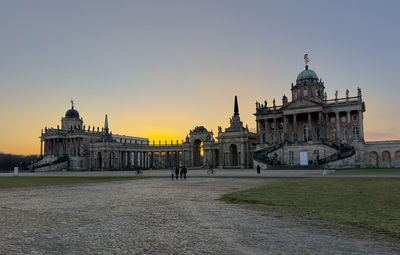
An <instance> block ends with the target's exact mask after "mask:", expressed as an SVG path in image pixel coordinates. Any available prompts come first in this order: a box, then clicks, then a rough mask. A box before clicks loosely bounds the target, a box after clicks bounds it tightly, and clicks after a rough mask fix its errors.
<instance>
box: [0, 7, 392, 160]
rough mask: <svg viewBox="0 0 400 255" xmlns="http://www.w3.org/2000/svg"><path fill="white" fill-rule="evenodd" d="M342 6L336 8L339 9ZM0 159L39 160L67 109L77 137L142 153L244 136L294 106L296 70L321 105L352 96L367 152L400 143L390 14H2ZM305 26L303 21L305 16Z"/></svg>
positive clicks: (382, 10) (176, 10)
mask: <svg viewBox="0 0 400 255" xmlns="http://www.w3.org/2000/svg"><path fill="white" fill-rule="evenodd" d="M344 4H345V6H346V8H343V5H344ZM0 7H1V8H0V32H1V33H2V34H3V35H5V36H4V38H3V41H2V45H0V55H1V56H2V57H1V58H0V59H1V60H0V86H1V89H2V91H3V93H1V94H0V120H1V122H2V125H0V152H2V153H5V154H17V155H38V154H40V139H39V138H38V137H39V136H40V131H41V129H42V128H43V129H44V128H45V127H54V128H56V127H57V125H60V124H61V123H60V120H61V117H62V116H64V115H65V112H66V111H67V110H68V109H70V103H69V102H70V100H71V99H73V100H74V102H75V109H76V110H78V112H79V114H80V116H81V117H83V120H84V125H86V126H88V125H90V126H91V127H92V126H96V127H102V126H103V125H104V115H105V114H107V115H108V121H109V127H110V130H111V131H112V132H113V134H120V135H127V136H135V137H144V138H148V139H149V141H153V140H155V141H158V140H161V142H162V143H163V141H165V140H167V141H171V140H173V141H176V140H179V141H181V140H182V139H185V137H186V135H187V134H188V133H189V130H190V129H193V128H194V127H195V126H204V127H205V128H207V129H208V130H212V131H213V132H214V135H216V133H217V127H218V126H221V127H222V128H223V129H225V128H227V127H228V126H229V118H230V117H232V114H233V102H234V96H235V95H237V96H238V103H239V113H240V118H241V120H242V121H243V124H244V126H246V125H248V126H249V129H250V130H254V129H255V126H256V125H255V117H254V116H253V113H254V112H255V102H256V101H259V102H263V101H264V100H267V101H268V104H269V105H271V104H272V100H273V99H274V98H275V100H276V102H277V103H276V104H277V105H280V104H281V99H282V96H283V95H284V94H285V95H286V96H288V98H289V100H290V101H291V94H290V84H291V83H292V82H294V81H295V80H296V77H297V75H298V74H299V73H300V72H301V71H302V70H303V69H304V62H303V55H304V54H309V57H310V59H311V63H310V69H312V70H314V71H315V72H316V73H317V75H318V77H319V78H322V80H323V81H325V87H326V88H325V90H326V92H327V94H328V99H331V98H334V93H335V91H336V90H338V91H339V97H344V95H345V90H346V89H349V91H350V96H355V95H356V94H357V87H360V88H361V89H362V95H363V101H365V104H366V111H365V113H364V129H365V141H366V142H368V141H382V140H400V134H399V132H398V130H399V129H400V120H399V119H398V118H396V116H397V114H398V112H397V111H398V106H399V104H398V98H397V97H398V94H399V93H400V88H399V86H398V85H397V83H398V77H397V73H398V70H399V68H400V64H399V62H398V59H399V58H400V49H399V48H398V46H397V45H398V44H399V43H400V35H399V34H398V33H394V32H393V31H397V25H398V24H400V17H399V16H398V15H397V12H396V10H398V9H399V7H400V3H399V2H397V1H385V2H384V4H382V3H377V2H373V1H370V2H369V1H351V2H346V1H343V2H341V1H339V2H337V1H336V2H335V3H333V2H323V3H322V2H319V1H286V2H278V3H277V2H267V1H265V2H264V1H251V2H246V3H244V2H241V1H218V2H213V1H202V2H185V1H168V2H157V1H135V2H129V1H118V2H113V3H111V2H108V1H85V2H74V1H71V2H52V1H35V2H30V1H20V2H14V1H9V2H2V3H0ZM304 14H308V15H304Z"/></svg>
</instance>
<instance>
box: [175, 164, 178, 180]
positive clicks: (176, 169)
mask: <svg viewBox="0 0 400 255" xmlns="http://www.w3.org/2000/svg"><path fill="white" fill-rule="evenodd" d="M178 175H179V168H178V167H175V179H177V180H178Z"/></svg>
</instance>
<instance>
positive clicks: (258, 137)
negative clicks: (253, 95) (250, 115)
mask: <svg viewBox="0 0 400 255" xmlns="http://www.w3.org/2000/svg"><path fill="white" fill-rule="evenodd" d="M256 125H257V139H258V143H260V133H261V132H260V130H259V126H258V120H256Z"/></svg>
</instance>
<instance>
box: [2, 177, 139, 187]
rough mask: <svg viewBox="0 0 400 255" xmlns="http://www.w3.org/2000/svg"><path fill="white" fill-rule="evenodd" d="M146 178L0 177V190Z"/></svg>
mask: <svg viewBox="0 0 400 255" xmlns="http://www.w3.org/2000/svg"><path fill="white" fill-rule="evenodd" d="M142 178H146V177H143V176H119V177H106V176H104V177H103V176H100V177H99V176H98V177H78V176H18V177H14V176H5V177H0V189H1V188H15V187H32V186H47V185H61V184H77V183H94V182H110V181H125V180H135V179H142Z"/></svg>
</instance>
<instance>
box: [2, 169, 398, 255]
mask: <svg viewBox="0 0 400 255" xmlns="http://www.w3.org/2000/svg"><path fill="white" fill-rule="evenodd" d="M232 171H233V170H232ZM96 173H98V172H95V173H94V174H96ZM118 173H120V172H118ZM68 174H70V175H72V174H77V173H71V172H69V173H68ZM103 174H107V173H103ZM199 174H200V172H199ZM217 174H218V173H217ZM274 181H276V179H264V178H259V179H255V178H194V177H190V178H189V179H187V180H178V181H172V180H170V179H167V178H150V179H141V180H131V181H118V182H106V183H94V184H76V185H62V186H46V187H30V188H13V189H3V190H1V192H0V213H1V217H0V226H1V228H0V246H1V250H0V253H1V254H21V253H25V254H94V253H95V254H395V253H400V244H398V242H397V240H393V239H390V238H387V237H384V236H380V235H377V234H374V233H371V232H368V231H365V230H362V229H359V228H356V227H351V226H344V225H339V224H336V223H330V222H326V221H323V220H319V219H317V218H315V217H314V216H304V215H298V214H296V213H293V212H291V211H285V210H281V209H276V210H268V211H265V210H260V209H257V208H252V207H250V206H241V205H232V204H227V203H225V202H222V201H218V200H216V199H218V198H219V197H220V196H221V195H222V194H225V193H228V192H232V191H237V190H241V189H245V188H249V187H254V186H257V185H261V184H264V183H266V182H274Z"/></svg>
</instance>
